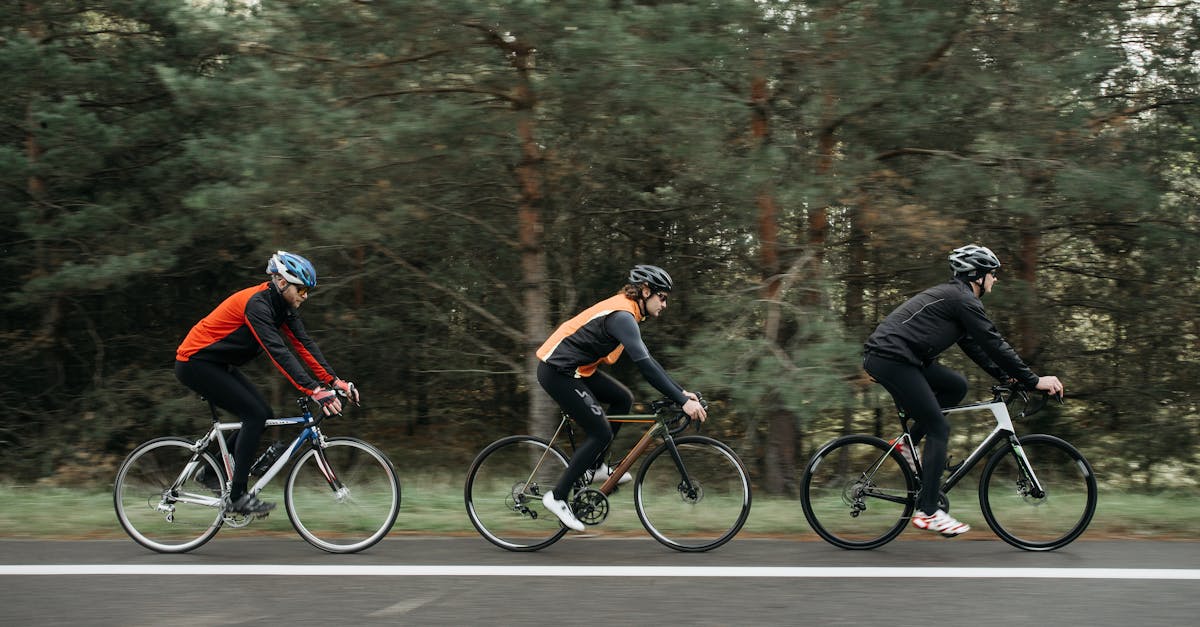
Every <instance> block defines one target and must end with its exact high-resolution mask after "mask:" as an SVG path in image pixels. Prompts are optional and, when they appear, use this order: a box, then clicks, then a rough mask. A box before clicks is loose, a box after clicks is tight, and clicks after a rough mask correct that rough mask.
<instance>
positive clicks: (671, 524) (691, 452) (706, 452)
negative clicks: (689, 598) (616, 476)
mask: <svg viewBox="0 0 1200 627" xmlns="http://www.w3.org/2000/svg"><path fill="white" fill-rule="evenodd" d="M674 444H675V450H676V451H678V452H679V458H678V460H676V458H675V455H674V454H673V453H672V450H671V446H670V445H669V444H664V445H663V446H660V447H658V448H657V449H655V450H654V452H652V453H650V456H649V457H647V458H646V461H645V463H643V464H642V468H641V471H639V472H638V476H637V482H636V483H635V484H634V492H633V505H634V507H635V508H636V509H637V514H638V518H640V519H641V520H642V526H644V527H645V528H646V531H649V532H650V535H651V536H654V539H655V540H658V541H659V542H661V543H663V544H665V545H667V546H669V547H671V548H672V549H675V550H677V551H689V552H692V551H708V550H710V549H715V548H717V547H719V546H721V545H722V544H725V543H726V542H729V540H731V539H732V538H733V536H734V535H736V534H737V532H738V531H739V530H740V529H741V528H742V525H743V524H745V522H746V517H747V516H749V515H750V476H749V474H748V473H747V472H746V467H745V466H743V465H742V460H740V459H738V456H737V454H736V453H734V452H733V450H732V449H730V448H729V447H728V446H725V445H724V444H722V443H720V442H718V441H717V440H714V439H712V438H708V437H705V436H701V435H687V436H683V437H680V438H676V439H675V440H674ZM677 461H678V463H677ZM681 464H682V467H683V469H684V470H686V472H687V480H686V481H685V478H684V476H683V475H682V474H681V473H680V465H681Z"/></svg>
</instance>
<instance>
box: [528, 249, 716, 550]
mask: <svg viewBox="0 0 1200 627" xmlns="http://www.w3.org/2000/svg"><path fill="white" fill-rule="evenodd" d="M672 287H673V283H672V281H671V275H669V274H667V272H666V271H665V270H663V269H662V268H659V267H658V266H650V265H639V266H636V267H634V268H633V270H632V271H631V272H630V273H629V281H628V284H627V285H626V286H625V288H624V290H623V292H622V293H619V294H617V295H615V296H612V297H611V298H608V299H605V300H603V301H600V302H599V303H596V304H595V305H593V306H591V307H589V308H587V309H585V310H584V311H583V312H582V313H580V314H579V315H577V316H575V317H574V318H571V319H570V320H568V321H566V322H564V323H563V324H562V326H560V327H558V329H557V330H556V331H555V332H554V333H553V334H551V335H550V337H549V338H548V339H547V340H546V342H545V343H544V344H542V346H541V348H539V349H538V350H537V356H538V359H539V360H540V363H539V364H538V370H537V378H538V383H540V384H541V386H542V388H543V389H545V390H546V393H548V394H549V395H550V396H551V397H552V398H553V399H554V400H555V401H557V402H558V404H559V406H561V407H562V408H563V411H565V412H566V413H567V414H568V415H570V416H571V418H572V419H574V420H575V422H577V423H578V424H579V425H580V426H582V427H583V430H584V432H586V433H587V440H586V441H585V442H584V443H583V444H582V445H580V446H579V448H578V449H577V450H576V451H575V455H574V456H572V457H571V461H570V463H569V464H567V468H566V470H564V471H563V474H562V476H561V477H560V478H559V480H558V483H557V484H556V485H555V486H554V489H553V490H552V491H550V492H547V493H546V494H545V495H544V496H543V497H542V504H543V505H544V506H545V507H546V509H548V510H550V511H551V512H553V513H554V515H555V516H557V517H558V519H559V520H561V521H562V523H563V524H564V525H566V526H567V527H568V528H571V529H574V530H575V531H583V529H584V526H583V523H581V522H579V520H578V519H577V518H576V517H575V514H574V513H573V512H572V511H571V507H570V506H569V505H568V504H567V502H566V499H568V498H570V496H571V488H572V486H574V485H575V482H576V481H577V480H578V479H579V478H580V477H582V476H583V475H584V473H586V472H589V471H592V472H594V474H593V476H592V480H593V481H599V480H602V479H606V478H607V477H608V473H609V468H608V466H607V464H603V463H601V462H602V456H603V454H604V452H605V451H606V450H607V449H608V446H609V444H611V443H612V441H613V437H614V434H615V433H616V427H618V426H619V425H613V424H610V423H609V422H608V418H607V417H606V415H605V413H604V409H603V408H602V407H601V403H604V404H607V405H608V406H609V411H611V412H612V413H614V414H627V413H629V410H630V409H631V408H632V406H633V394H632V393H630V391H629V388H627V387H625V386H624V385H622V384H621V383H620V382H618V381H617V380H616V379H614V378H612V377H610V376H609V375H607V374H605V373H604V372H600V371H598V370H597V367H599V365H600V364H601V363H606V364H614V363H616V361H617V359H618V358H619V357H620V356H621V354H622V352H625V353H628V354H629V357H630V358H631V359H633V363H634V364H636V365H637V367H638V369H639V370H640V371H641V373H642V376H643V377H645V378H646V381H648V382H649V383H650V385H652V386H654V388H655V389H657V390H658V391H659V392H662V393H663V394H664V395H666V396H667V397H668V398H670V399H671V400H673V401H675V402H676V403H678V404H679V405H680V406H681V407H682V408H683V411H684V412H685V413H686V414H687V415H688V416H690V417H692V418H694V419H696V420H700V421H703V420H704V419H705V418H707V417H708V414H707V412H705V410H704V407H703V406H702V405H701V404H700V402H699V398H698V397H697V396H696V395H695V394H693V393H691V392H688V391H686V390H684V389H683V388H682V387H681V386H680V385H679V384H678V383H676V382H675V381H673V380H672V379H671V377H669V376H667V373H666V371H664V370H663V367H662V366H661V365H659V363H658V362H657V361H655V359H654V358H653V357H651V356H650V351H649V350H648V349H647V348H646V345H645V343H643V342H642V334H641V331H640V330H639V329H638V323H639V322H641V321H643V320H645V319H646V318H647V317H653V318H657V317H658V316H659V315H660V314H662V312H663V310H664V309H666V308H667V294H668V293H669V292H670V291H671V288H672ZM626 480H627V479H626V477H622V478H621V480H620V482H621V483H624V482H625V481H626Z"/></svg>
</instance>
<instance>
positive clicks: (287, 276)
mask: <svg viewBox="0 0 1200 627" xmlns="http://www.w3.org/2000/svg"><path fill="white" fill-rule="evenodd" d="M267 274H278V275H279V276H281V277H283V278H284V280H286V281H287V282H288V283H294V284H296V285H303V286H305V287H316V286H317V269H316V268H314V267H313V265H312V262H310V261H309V260H307V259H305V258H304V257H301V256H300V255H297V254H294V253H289V252H287V251H286V250H281V251H278V252H276V253H275V254H274V255H271V258H270V259H269V260H267Z"/></svg>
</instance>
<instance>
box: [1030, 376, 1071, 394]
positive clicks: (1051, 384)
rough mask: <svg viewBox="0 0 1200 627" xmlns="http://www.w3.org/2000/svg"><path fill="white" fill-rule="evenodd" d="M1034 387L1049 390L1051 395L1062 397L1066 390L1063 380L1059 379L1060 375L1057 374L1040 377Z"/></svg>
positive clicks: (1044, 390)
mask: <svg viewBox="0 0 1200 627" xmlns="http://www.w3.org/2000/svg"><path fill="white" fill-rule="evenodd" d="M1034 388H1035V389H1038V390H1042V391H1043V392H1047V393H1049V394H1050V395H1051V396H1057V397H1058V398H1060V399H1061V398H1062V396H1063V391H1064V388H1063V384H1062V381H1059V380H1058V377H1055V376H1048V377H1038V382H1037V385H1036V386H1034Z"/></svg>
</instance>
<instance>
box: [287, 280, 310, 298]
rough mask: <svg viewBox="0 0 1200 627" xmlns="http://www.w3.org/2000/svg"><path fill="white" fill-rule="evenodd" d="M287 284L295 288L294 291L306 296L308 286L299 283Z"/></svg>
mask: <svg viewBox="0 0 1200 627" xmlns="http://www.w3.org/2000/svg"><path fill="white" fill-rule="evenodd" d="M288 285H290V286H292V287H294V288H296V293H297V294H299V295H301V296H308V286H307V285H300V284H299V283H288Z"/></svg>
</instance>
